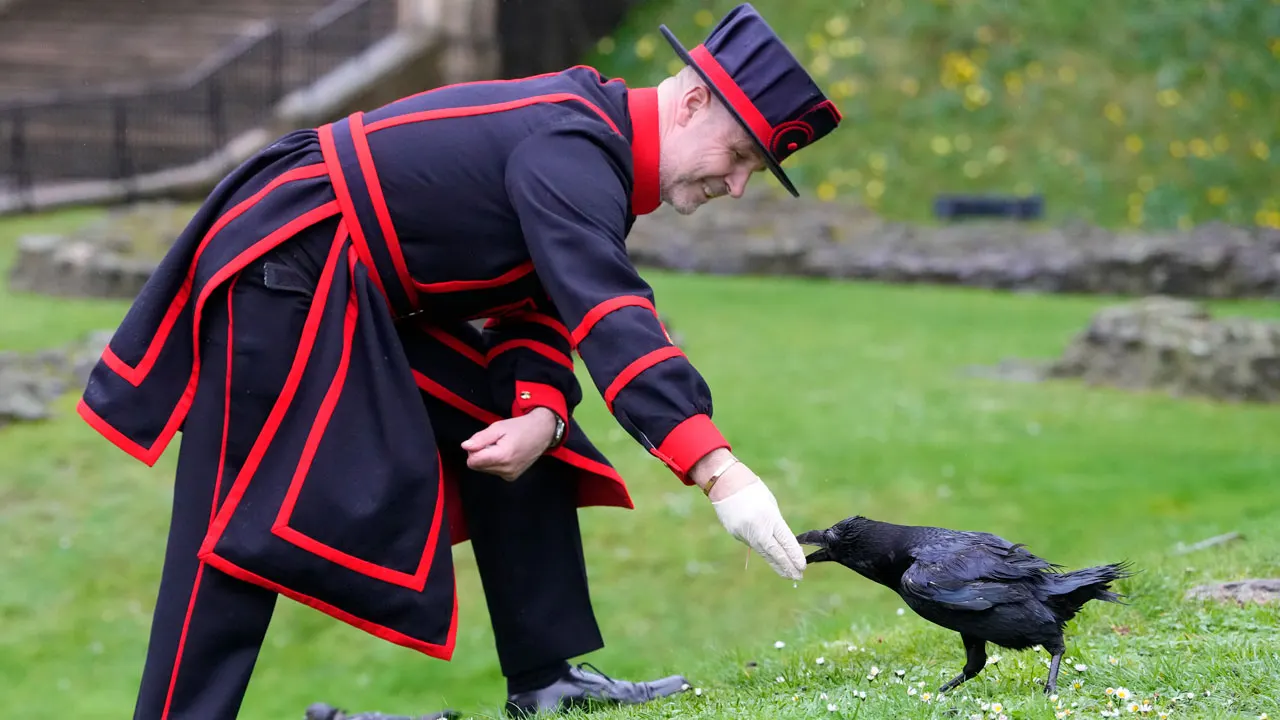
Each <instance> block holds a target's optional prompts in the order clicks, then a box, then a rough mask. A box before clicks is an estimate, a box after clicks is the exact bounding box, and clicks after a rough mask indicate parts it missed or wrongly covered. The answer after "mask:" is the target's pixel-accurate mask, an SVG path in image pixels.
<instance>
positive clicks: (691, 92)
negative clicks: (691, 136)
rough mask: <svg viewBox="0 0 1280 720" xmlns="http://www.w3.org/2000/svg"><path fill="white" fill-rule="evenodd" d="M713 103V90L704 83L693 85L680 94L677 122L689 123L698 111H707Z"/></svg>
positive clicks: (679, 123) (680, 123)
mask: <svg viewBox="0 0 1280 720" xmlns="http://www.w3.org/2000/svg"><path fill="white" fill-rule="evenodd" d="M710 104H711V91H709V90H707V88H706V87H704V86H702V85H697V84H695V85H693V86H692V87H690V88H689V89H687V90H685V91H684V94H683V95H681V96H680V106H679V107H678V108H677V109H676V124H677V125H682V126H683V125H688V124H689V122H690V121H692V120H693V118H694V116H695V115H697V114H698V113H702V112H706V111H707V109H708V107H709V106H710Z"/></svg>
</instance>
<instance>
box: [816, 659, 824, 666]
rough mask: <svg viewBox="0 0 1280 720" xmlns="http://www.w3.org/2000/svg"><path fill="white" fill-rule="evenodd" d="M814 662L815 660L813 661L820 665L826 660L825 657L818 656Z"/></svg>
mask: <svg viewBox="0 0 1280 720" xmlns="http://www.w3.org/2000/svg"><path fill="white" fill-rule="evenodd" d="M814 662H815V663H817V664H819V665H821V664H823V663H824V662H826V659H825V658H818V659H817V660H814Z"/></svg>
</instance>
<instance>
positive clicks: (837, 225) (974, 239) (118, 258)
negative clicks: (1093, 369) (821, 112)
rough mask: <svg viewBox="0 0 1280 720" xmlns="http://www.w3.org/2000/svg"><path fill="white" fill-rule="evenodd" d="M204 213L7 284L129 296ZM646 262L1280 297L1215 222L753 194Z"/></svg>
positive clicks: (686, 221) (717, 269) (31, 241)
mask: <svg viewBox="0 0 1280 720" xmlns="http://www.w3.org/2000/svg"><path fill="white" fill-rule="evenodd" d="M193 210H194V206H192V205H190V204H179V203H171V202H163V201H160V202H146V203H140V204H136V205H131V206H127V207H123V208H119V209H116V210H114V211H112V212H111V213H109V214H108V216H107V217H105V218H103V219H101V220H99V221H97V222H94V223H91V224H89V225H87V226H86V227H84V228H83V229H81V230H79V231H77V232H75V233H72V234H70V235H67V236H44V235H37V236H28V237H25V238H22V240H21V241H20V248H19V254H18V260H17V262H16V263H15V264H14V267H13V270H12V272H11V280H10V287H12V288H13V289H15V290H20V291H25V292H44V293H48V294H54V295H75V296H93V297H112V298H132V297H134V296H135V295H136V294H137V291H138V289H139V288H140V287H141V286H142V283H143V282H145V281H146V278H147V277H148V276H149V275H150V274H151V272H152V271H153V270H154V268H155V265H156V263H157V262H158V260H159V258H160V257H161V256H162V255H163V254H164V252H165V250H166V249H167V248H168V246H169V244H170V243H172V242H173V240H174V238H176V237H177V236H178V234H179V233H180V232H181V231H182V230H183V229H184V228H185V227H186V225H187V223H188V222H189V220H190V218H191V214H192V212H193ZM627 247H628V252H629V253H630V255H631V257H632V259H633V260H634V261H635V262H636V263H637V265H640V266H643V267H651V268H662V269H668V270H674V271H682V272H701V273H709V274H733V275H739V274H753V275H791V276H801V277H816V278H831V279H857V280H875V281H881V282H891V283H930V284H940V285H962V286H970V287H979V288H987V289H997V290H1006V291H1014V292H1042V293H1089V294H1107V295H1117V296H1129V297H1141V296H1147V295H1169V296H1172V297H1187V298H1239V297H1273V298H1280V230H1277V229H1274V228H1237V227H1231V226H1227V225H1223V224H1219V223H1210V224H1206V225H1203V226H1200V227H1198V228H1194V229H1191V230H1188V231H1185V232H1165V233H1136V232H1112V231H1109V230H1105V229H1101V228H1097V227H1092V226H1089V225H1085V224H1077V223H1065V224H1062V225H1060V226H1053V225H1048V224H1044V223H1015V222H993V221H978V220H972V221H964V222H958V223H952V224H944V225H915V224H908V223H900V222H890V221H888V220H885V219H883V218H881V217H880V216H878V215H877V214H876V213H874V212H873V211H872V210H870V209H868V208H866V207H865V206H862V205H859V204H856V203H845V202H821V201H818V200H814V199H812V198H799V199H797V198H792V197H791V196H789V195H781V194H779V193H778V192H775V191H773V190H771V189H769V188H754V189H753V190H752V191H751V192H749V193H748V194H747V195H746V196H745V197H743V198H741V199H739V200H720V201H718V202H713V203H710V204H708V205H707V206H706V207H703V208H701V209H699V210H698V212H696V213H694V214H693V215H690V216H681V215H679V214H677V213H676V212H675V211H674V210H672V209H671V208H669V207H666V206H663V207H661V208H659V209H658V210H657V211H656V212H654V213H652V214H650V215H646V216H644V217H641V218H639V219H638V220H637V221H636V224H635V227H634V228H633V230H632V232H631V235H630V237H629V238H628V240H627Z"/></svg>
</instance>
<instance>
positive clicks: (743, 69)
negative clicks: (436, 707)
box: [79, 5, 840, 720]
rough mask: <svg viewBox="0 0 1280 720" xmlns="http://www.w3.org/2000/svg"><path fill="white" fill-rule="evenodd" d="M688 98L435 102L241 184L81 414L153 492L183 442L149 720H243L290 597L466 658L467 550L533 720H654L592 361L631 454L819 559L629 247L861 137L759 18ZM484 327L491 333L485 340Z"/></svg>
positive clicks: (298, 148)
mask: <svg viewBox="0 0 1280 720" xmlns="http://www.w3.org/2000/svg"><path fill="white" fill-rule="evenodd" d="M662 31H663V33H664V35H665V36H666V37H667V38H668V40H669V41H670V42H671V44H672V46H673V48H675V50H676V52H677V53H678V54H679V55H680V56H681V57H682V58H683V59H684V60H685V62H686V63H687V64H688V65H689V66H690V68H691V70H687V71H684V72H681V73H680V74H678V75H677V76H676V77H674V78H669V79H668V80H666V81H665V82H663V83H662V84H661V85H660V86H658V87H657V88H635V89H630V88H627V87H626V85H625V84H623V83H622V82H621V81H618V80H610V81H606V80H604V79H602V78H601V77H600V76H599V75H598V74H597V73H596V72H595V71H594V70H592V69H590V68H584V67H576V68H571V69H568V70H566V71H564V72H560V73H553V74H548V75H543V76H538V77H534V78H526V79H522V80H517V81H510V82H504V81H494V82H481V83H473V84H464V85H457V86H450V87H444V88H438V89H435V90H432V91H430V92H425V93H421V94H418V95H414V96H411V97H407V98H403V99H401V100H398V101H396V102H393V103H390V104H389V105H386V106H384V107H382V108H378V109H376V110H373V111H370V112H367V113H360V112H357V113H354V114H352V115H351V116H349V117H346V118H344V119H342V120H340V121H337V122H334V123H330V124H326V125H324V126H322V127H319V128H316V129H308V130H299V131H296V132H292V133H289V134H287V135H285V136H283V137H282V138H280V139H279V140H277V141H276V142H275V143H274V144H272V145H271V146H270V147H267V148H265V149H264V150H262V151H261V152H260V153H258V154H257V155H256V156H254V157H253V158H251V159H250V160H249V161H247V162H246V163H244V164H243V165H242V166H241V167H240V168H238V169H237V170H235V171H234V172H233V173H231V174H230V175H229V176H228V177H227V178H225V179H224V180H223V181H222V182H221V183H220V184H219V185H218V186H217V187H216V188H215V189H214V190H213V191H212V192H211V194H210V195H209V197H208V198H207V200H206V201H205V202H204V204H203V205H202V206H201V208H200V209H199V210H198V211H197V212H196V214H195V216H194V217H193V219H192V221H191V223H190V225H189V226H188V227H187V228H186V230H185V231H184V232H183V234H182V235H181V236H180V237H179V238H177V240H176V242H175V244H174V246H173V247H172V249H171V250H170V251H169V253H168V254H167V255H166V257H165V258H164V259H163V261H162V262H161V263H160V265H159V267H158V269H157V270H156V272H155V273H154V274H153V276H152V277H151V279H150V280H149V282H148V283H147V285H146V287H145V288H144V289H143V290H142V292H141V293H140V295H139V297H138V298H137V299H136V300H135V302H134V304H133V306H132V307H131V308H130V310H129V312H128V314H127V315H126V317H125V319H124V321H123V323H122V325H121V326H120V328H119V329H118V330H117V331H116V334H115V336H114V337H113V338H112V340H111V342H110V344H109V346H108V348H107V349H106V350H105V351H104V353H103V355H102V358H101V360H100V361H99V363H98V364H97V365H96V366H95V368H94V370H93V373H92V376H91V378H90V380H89V383H88V386H87V387H86V390H85V393H84V397H83V398H82V400H81V402H80V404H79V411H80V413H81V415H82V416H83V417H84V418H85V420H86V421H87V422H88V423H89V424H90V425H92V426H93V427H94V428H95V429H97V430H98V431H99V432H100V433H101V434H102V435H104V436H105V437H106V438H108V439H109V440H110V441H112V442H113V443H115V444H116V445H118V446H119V447H121V448H122V449H124V450H125V451H127V452H129V453H130V454H132V455H133V456H134V457H136V458H138V459H139V460H141V461H143V462H145V463H147V464H153V463H154V462H155V461H156V459H157V458H158V457H159V456H160V454H161V453H162V452H163V451H164V449H165V447H166V446H167V444H168V443H169V441H170V440H171V439H172V438H173V436H174V434H175V433H176V432H177V431H178V430H181V431H182V433H183V442H182V443H181V449H180V453H179V458H178V468H177V477H176V481H175V486H174V501H173V518H172V522H171V527H170V534H169V539H168V545H167V549H166V555H165V561H164V568H163V575H162V578H161V581H160V590H159V596H158V600H157V604H156V608H155V614H154V618H153V623H152V630H151V637H150V645H149V648H148V653H147V659H146V664H145V667H144V670H143V677H142V682H141V687H140V690H139V694H138V701H137V707H136V710H135V718H144V719H148V720H149V719H151V718H160V719H163V720H176V719H179V718H182V719H185V718H202V719H203V718H225V717H234V716H235V715H236V714H237V712H238V710H239V707H240V703H241V699H242V697H243V694H244V691H245V689H246V687H247V684H248V682H249V679H250V675H251V674H252V670H253V666H254V663H255V662H256V659H257V656H258V651H259V647H260V645H261V642H262V639H263V637H264V635H265V633H266V630H267V626H268V624H269V622H270V618H271V614H272V610H273V608H274V604H275V599H276V596H277V595H285V596H287V597H289V598H292V599H294V600H296V601H298V602H302V603H305V604H307V605H309V606H311V607H313V608H316V609H317V610H320V611H321V612H324V613H327V614H329V615H331V616H332V617H334V618H337V619H339V620H342V621H344V622H347V623H349V624H351V625H353V626H355V627H358V628H361V629H363V630H365V631H367V632H369V633H371V634H373V635H375V636H377V637H380V638H383V639H385V640H388V641H390V642H393V643H397V644H399V645H403V646H405V647H409V648H413V649H416V650H418V651H419V652H422V653H424V654H426V655H428V656H431V657H436V658H441V659H445V660H447V659H449V658H450V657H451V656H452V653H453V647H454V637H455V631H456V627H457V600H456V596H455V584H454V578H453V568H452V564H451V547H452V545H454V544H457V543H459V542H463V541H465V540H468V539H470V540H471V541H472V544H473V547H474V550H475V553H476V558H477V563H478V565H479V571H480V575H481V578H482V582H483V584H484V588H485V594H486V600H487V602H488V604H489V608H490V610H491V614H492V617H493V623H494V630H495V636H496V639H497V645H498V654H499V659H500V662H501V664H502V667H503V672H504V674H505V675H506V676H507V678H508V680H509V683H510V688H509V696H510V697H509V704H508V707H509V709H510V710H511V711H512V712H521V711H524V710H532V709H539V708H544V709H545V708H561V707H567V706H570V705H572V704H575V703H577V702H580V701H582V700H585V699H592V698H604V697H608V698H611V699H613V700H615V701H621V702H644V701H647V700H649V699H652V698H654V697H660V696H664V695H668V694H670V693H672V692H678V691H680V690H682V689H684V687H685V685H684V682H683V678H681V677H678V676H677V677H672V678H665V679H662V680H659V681H656V682H652V683H626V682H622V681H614V680H611V679H609V678H607V677H604V676H602V675H599V674H596V673H587V672H584V671H582V669H581V668H577V669H570V668H569V666H568V664H567V663H566V660H567V659H568V658H570V657H574V656H577V655H580V654H582V653H585V652H590V651H591V650H594V649H597V648H599V647H601V646H602V644H603V643H602V641H601V640H600V638H599V631H598V629H597V628H596V627H595V620H594V618H593V617H592V615H591V610H590V601H589V597H588V593H587V582H586V573H585V569H584V566H583V562H582V547H581V540H580V537H579V534H578V527H577V516H576V508H578V507H587V506H593V505H604V506H614V507H626V508H630V507H632V503H631V499H630V496H629V495H628V493H627V490H626V486H625V485H624V484H623V482H622V480H621V478H620V477H619V476H618V474H617V473H616V472H615V471H614V469H613V468H612V467H611V466H610V465H609V463H608V462H607V460H606V459H605V458H604V457H603V456H602V455H601V454H600V453H599V451H598V450H596V449H595V447H594V446H593V445H592V444H591V443H590V441H589V440H588V439H587V437H586V435H585V433H584V432H583V431H582V429H581V428H579V427H578V426H577V424H576V422H575V421H574V420H573V418H572V411H573V409H574V407H575V406H576V405H577V404H578V402H579V401H580V400H581V390H580V388H579V387H578V384H577V382H576V379H575V376H574V374H573V367H574V366H573V361H572V357H571V351H574V350H576V351H577V354H578V356H579V357H581V358H582V360H583V361H584V362H585V363H586V367H587V369H588V371H589V372H590V375H591V377H592V380H593V381H594V384H595V385H596V387H597V389H598V391H599V392H600V393H601V394H602V396H603V397H604V400H605V403H606V405H607V407H608V408H609V410H610V411H611V412H612V413H613V415H614V417H615V418H616V419H617V421H618V422H619V424H620V425H621V426H622V427H623V428H625V429H626V431H627V432H628V433H629V434H630V435H631V436H632V437H633V438H634V439H635V440H636V441H637V442H639V443H640V444H642V445H643V446H644V447H645V448H647V449H648V450H649V451H650V452H651V453H652V454H653V455H654V456H655V457H657V458H658V459H659V460H661V461H662V462H663V463H664V464H665V465H666V466H667V467H668V468H670V470H671V471H672V473H673V474H674V475H675V476H676V477H677V478H678V479H679V480H680V481H681V482H683V483H684V484H686V485H696V486H698V487H699V488H701V489H702V490H703V491H704V492H705V493H707V496H708V498H709V500H710V502H711V503H712V507H713V508H714V510H715V512H716V514H717V517H718V518H719V520H720V522H721V523H722V524H723V526H724V527H725V529H726V530H727V531H728V532H729V533H730V534H731V535H732V536H733V537H735V538H737V539H739V540H741V541H742V542H744V543H746V544H748V545H749V546H750V547H751V548H753V549H754V550H755V551H756V552H758V553H760V554H761V555H762V556H763V557H764V558H765V560H767V561H768V562H769V563H770V565H771V566H772V567H773V568H774V569H775V571H777V572H778V573H779V574H780V575H782V576H784V577H787V578H792V579H798V578H800V576H801V573H802V570H803V567H804V556H803V552H802V551H801V549H800V547H799V545H798V544H797V543H796V542H795V538H794V536H793V534H792V532H791V530H790V529H789V528H788V527H787V524H786V522H785V521H784V520H783V518H782V516H781V514H780V512H779V510H778V505H777V503H776V501H775V499H774V497H773V495H772V494H771V492H770V491H769V489H768V488H767V487H766V486H765V485H764V483H763V482H762V481H761V479H760V478H759V477H757V476H756V474H755V473H753V472H752V471H751V470H750V469H749V468H748V467H747V466H746V465H744V464H743V463H742V462H740V461H738V460H737V459H736V458H735V457H734V456H733V455H732V453H731V450H730V445H729V443H728V442H727V441H726V439H725V438H724V437H723V436H722V434H721V433H720V431H719V430H718V429H717V428H716V425H715V424H714V422H713V421H712V419H711V415H712V405H711V395H710V391H709V389H708V387H707V385H706V383H705V382H704V381H703V379H702V377H701V376H700V375H699V374H698V372H697V371H696V370H695V369H694V367H693V366H692V365H691V364H690V362H689V361H688V359H687V358H686V357H685V356H684V354H683V353H682V352H681V351H680V350H679V348H677V347H675V346H674V345H673V344H672V343H671V341H670V338H669V337H668V336H667V334H666V331H665V329H664V328H663V327H662V324H661V323H660V322H659V320H658V318H657V312H656V310H655V308H654V304H653V302H654V301H653V294H652V291H651V290H650V288H649V287H648V285H647V284H646V283H645V282H644V281H643V280H642V279H641V278H640V276H639V275H638V274H637V273H636V270H635V268H634V267H633V266H632V265H631V263H630V262H629V260H628V258H627V255H626V249H625V244H624V241H625V238H626V235H627V233H628V232H629V231H630V228H631V226H632V224H633V223H634V221H635V219H636V217H637V216H638V215H643V214H645V213H648V212H651V211H652V210H654V209H656V208H657V207H658V205H659V204H660V203H662V202H666V203H668V204H670V205H672V206H673V207H675V208H676V209H677V210H678V211H679V212H681V213H690V212H693V211H694V210H695V209H696V208H697V207H698V206H700V205H701V204H703V203H705V202H706V201H708V200H709V199H711V198H714V197H719V196H721V195H726V194H727V195H732V196H734V197H739V196H741V194H742V192H743V189H744V187H745V186H746V184H747V181H748V179H749V177H750V175H751V174H752V173H754V172H756V171H759V170H761V169H762V168H764V167H768V168H769V169H770V170H771V171H772V172H773V174H774V175H775V176H776V177H777V178H778V179H779V180H780V181H781V182H783V184H784V185H785V186H786V187H787V188H788V190H790V191H791V192H792V193H793V194H797V193H796V191H795V188H794V187H793V186H792V184H791V183H790V181H789V180H788V179H787V177H786V175H785V173H784V172H783V171H782V169H781V168H780V166H779V164H778V163H780V162H781V161H782V160H783V159H785V158H786V157H787V156H789V155H790V154H792V153H794V152H796V151H797V150H798V149H800V148H802V147H805V146H807V145H809V144H812V143H813V142H815V141H816V140H818V139H820V138H821V137H823V136H824V135H826V134H827V133H829V132H830V131H831V130H833V129H834V128H835V127H836V126H837V125H838V123H839V121H840V114H839V112H838V111H837V110H836V109H835V107H834V106H833V105H832V104H831V103H830V102H829V101H827V100H826V99H825V97H824V96H823V94H822V93H821V91H820V90H819V89H818V88H817V86H816V85H815V84H814V82H813V80H812V79H811V78H810V77H809V75H808V74H807V73H806V72H805V71H804V69H803V68H802V67H801V66H800V64H799V63H798V62H797V61H796V59H795V58H794V57H793V56H792V55H791V54H790V53H789V52H788V51H787V49H786V47H785V46H784V45H783V44H782V43H781V41H780V40H779V39H778V37H777V36H776V35H775V34H774V33H773V31H772V30H771V29H770V28H769V27H768V25H767V24H766V23H765V21H764V20H763V19H762V18H761V17H760V16H759V15H758V14H757V13H756V12H755V11H754V10H753V9H752V8H751V6H749V5H742V6H739V7H738V8H736V9H734V10H733V11H732V12H731V13H729V14H728V16H726V17H725V18H724V19H723V20H722V21H721V23H720V24H719V25H718V26H717V27H716V28H715V29H714V30H713V31H712V33H711V34H710V36H709V37H708V38H707V40H706V41H705V43H704V44H703V45H700V46H698V47H696V48H694V50H693V51H692V52H691V53H690V52H686V51H685V50H684V49H683V47H682V46H681V45H680V43H679V42H678V41H677V40H676V39H675V38H674V36H672V35H671V34H670V33H669V31H667V29H666V28H665V27H663V28H662ZM477 319H487V322H486V324H485V328H484V331H483V332H479V331H477V330H475V329H474V328H473V326H472V325H471V324H470V323H471V321H474V320H477Z"/></svg>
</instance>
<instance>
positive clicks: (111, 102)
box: [0, 0, 397, 198]
mask: <svg viewBox="0 0 1280 720" xmlns="http://www.w3.org/2000/svg"><path fill="white" fill-rule="evenodd" d="M396 12H397V10H396V0H339V1H338V2H335V3H334V4H332V5H330V6H327V7H326V8H325V9H324V10H321V11H320V12H318V13H316V14H315V15H314V16H313V17H312V18H311V19H310V20H308V21H307V22H306V23H304V24H303V26H302V27H300V28H282V27H279V26H278V25H276V24H273V23H268V22H264V23H263V24H262V25H261V26H260V27H259V28H257V29H255V30H253V31H250V32H249V33H247V34H245V35H243V36H241V37H240V38H239V39H238V40H237V41H236V42H234V43H232V44H231V45H230V46H228V47H226V48H225V49H224V50H223V51H222V52H221V53H219V54H218V55H217V56H216V57H214V58H212V59H210V60H209V61H208V62H206V63H204V64H203V65H202V66H200V67H197V68H195V69H194V70H193V71H191V72H190V73H188V74H187V75H186V76H184V77H182V78H179V79H178V80H176V81H152V82H145V83H138V84H135V85H133V86H120V87H115V88H111V89H99V90H94V91H87V92H86V91H80V90H76V91H68V92H58V93H49V94H47V95H46V96H44V97H31V98H25V99H12V100H5V99H2V98H0V193H13V194H16V195H17V196H18V197H19V198H24V197H26V196H27V193H28V191H29V190H30V189H31V188H33V187H36V186H39V185H42V184H49V183H62V182H68V181H79V180H119V179H126V178H129V177H132V176H134V175H139V174H145V173H151V172H156V171H159V170H164V169H167V168H173V167H180V166H183V165H187V164H190V163H193V162H197V161H199V160H201V159H203V158H206V157H208V156H209V155H210V154H212V153H214V152H216V151H217V150H219V149H221V148H222V147H224V146H225V145H226V143H227V141H229V140H231V139H233V138H234V137H236V136H237V135H239V134H240V133H243V132H246V131H249V130H252V129H254V128H256V127H259V126H261V124H262V123H263V122H264V121H266V120H268V119H269V118H270V116H271V115H272V113H273V112H274V109H275V105H276V103H278V102H279V101H280V100H281V99H282V98H284V96H285V95H287V94H288V93H290V92H293V91H294V90H297V89H299V88H302V87H305V86H307V85H309V84H311V83H312V82H314V81H315V80H317V79H318V78H320V77H321V76H323V75H324V74H325V73H328V72H330V71H331V70H333V69H334V68H335V67H337V66H338V65H339V64H341V63H342V62H345V61H347V60H349V59H350V58H352V57H353V56H355V55H357V54H359V53H360V52H362V51H364V50H366V49H368V48H369V47H371V46H372V45H374V44H375V43H377V42H378V41H379V40H381V39H382V38H384V37H386V36H387V35H389V34H391V33H392V32H393V31H394V30H395V26H396Z"/></svg>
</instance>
